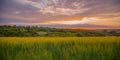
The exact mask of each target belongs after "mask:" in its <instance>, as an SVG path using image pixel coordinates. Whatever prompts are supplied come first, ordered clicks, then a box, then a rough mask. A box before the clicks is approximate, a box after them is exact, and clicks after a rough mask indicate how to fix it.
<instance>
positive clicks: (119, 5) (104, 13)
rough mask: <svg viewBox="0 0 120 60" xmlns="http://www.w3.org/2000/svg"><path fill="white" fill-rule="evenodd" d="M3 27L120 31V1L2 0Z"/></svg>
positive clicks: (0, 0) (0, 18)
mask: <svg viewBox="0 0 120 60" xmlns="http://www.w3.org/2000/svg"><path fill="white" fill-rule="evenodd" d="M0 25H22V26H26V25H30V26H42V27H51V28H73V29H74V28H78V29H79V28H80V29H81V28H85V29H120V0H0Z"/></svg>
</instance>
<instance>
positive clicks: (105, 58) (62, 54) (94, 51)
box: [0, 37, 120, 60]
mask: <svg viewBox="0 0 120 60" xmlns="http://www.w3.org/2000/svg"><path fill="white" fill-rule="evenodd" d="M0 60H120V37H0Z"/></svg>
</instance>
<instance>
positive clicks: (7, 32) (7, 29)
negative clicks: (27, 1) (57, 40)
mask: <svg viewBox="0 0 120 60" xmlns="http://www.w3.org/2000/svg"><path fill="white" fill-rule="evenodd" d="M28 36H30V37H31V36H33V37H34V36H36V37H37V36H40V37H84V36H120V30H119V29H117V30H71V29H57V28H48V27H38V26H16V25H14V26H7V25H2V26H0V37H28Z"/></svg>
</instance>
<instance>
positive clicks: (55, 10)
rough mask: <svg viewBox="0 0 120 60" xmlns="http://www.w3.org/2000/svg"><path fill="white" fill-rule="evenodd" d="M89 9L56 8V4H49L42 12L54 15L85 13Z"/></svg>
mask: <svg viewBox="0 0 120 60" xmlns="http://www.w3.org/2000/svg"><path fill="white" fill-rule="evenodd" d="M87 10H89V8H81V9H70V8H59V7H57V8H55V7H54V6H47V7H45V8H42V9H40V12H41V13H43V14H52V15H74V14H80V13H84V12H85V11H87Z"/></svg>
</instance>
